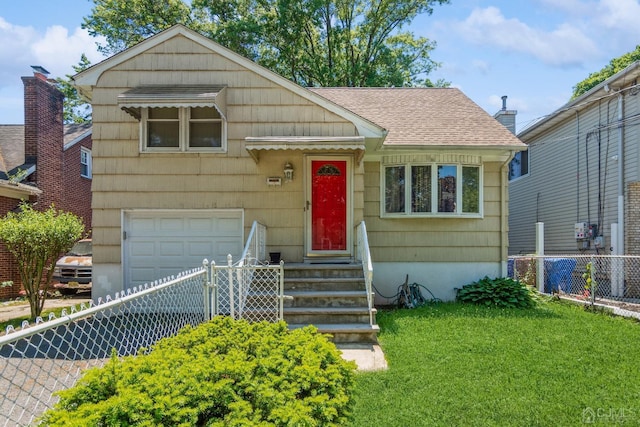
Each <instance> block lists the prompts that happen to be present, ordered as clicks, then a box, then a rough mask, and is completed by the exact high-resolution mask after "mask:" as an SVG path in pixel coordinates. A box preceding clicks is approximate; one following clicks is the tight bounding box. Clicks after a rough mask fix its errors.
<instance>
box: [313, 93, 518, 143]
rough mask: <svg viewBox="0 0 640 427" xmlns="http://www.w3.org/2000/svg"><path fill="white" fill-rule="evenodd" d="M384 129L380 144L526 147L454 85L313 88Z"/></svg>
mask: <svg viewBox="0 0 640 427" xmlns="http://www.w3.org/2000/svg"><path fill="white" fill-rule="evenodd" d="M310 90H312V91H313V92H315V93H317V94H319V95H322V96H324V97H326V98H327V99H329V100H331V101H333V102H335V103H336V104H339V105H342V106H344V107H345V108H348V109H349V110H351V111H353V112H354V113H356V114H358V115H360V116H362V117H365V118H366V119H368V120H371V121H372V122H374V123H377V124H378V125H380V126H382V127H384V128H385V129H387V131H388V134H387V137H386V139H385V141H384V144H383V146H384V147H403V146H404V147H406V146H414V147H416V146H423V147H430V146H432V147H436V146H437V147H446V148H500V149H505V148H506V149H524V148H525V147H526V146H525V145H524V144H523V143H522V142H521V141H520V140H519V139H518V138H516V137H515V136H514V135H513V134H512V133H511V132H509V130H508V129H507V128H506V127H504V126H503V125H502V124H500V123H499V122H498V121H497V120H495V119H494V118H493V117H491V116H490V115H489V114H488V113H487V112H485V111H484V110H483V109H482V108H480V107H479V106H478V105H477V104H476V103H475V102H473V101H472V100H471V99H469V98H468V97H467V96H466V95H464V94H463V93H462V92H461V91H460V90H458V89H454V88H312V89H310Z"/></svg>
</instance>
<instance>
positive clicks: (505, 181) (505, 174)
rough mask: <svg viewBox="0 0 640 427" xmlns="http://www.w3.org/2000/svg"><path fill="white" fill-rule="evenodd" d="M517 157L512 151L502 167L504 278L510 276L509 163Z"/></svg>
mask: <svg viewBox="0 0 640 427" xmlns="http://www.w3.org/2000/svg"><path fill="white" fill-rule="evenodd" d="M515 155H516V151H515V150H511V151H510V154H509V158H508V159H507V161H505V162H504V163H503V164H502V166H501V167H500V180H501V181H502V182H501V183H500V188H502V202H501V203H500V265H501V268H502V274H501V276H502V277H507V274H508V268H507V266H508V262H507V260H508V256H509V254H508V252H507V246H508V244H509V234H508V230H509V216H508V212H509V205H508V203H509V202H508V199H509V163H511V160H513V158H514V157H515Z"/></svg>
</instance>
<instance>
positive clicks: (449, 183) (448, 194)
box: [438, 165, 457, 212]
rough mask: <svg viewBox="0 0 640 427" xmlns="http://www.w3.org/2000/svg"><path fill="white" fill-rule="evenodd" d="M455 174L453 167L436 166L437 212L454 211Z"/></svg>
mask: <svg viewBox="0 0 640 427" xmlns="http://www.w3.org/2000/svg"><path fill="white" fill-rule="evenodd" d="M456 174H457V168H456V166H454V165H443V166H438V212H455V211H456Z"/></svg>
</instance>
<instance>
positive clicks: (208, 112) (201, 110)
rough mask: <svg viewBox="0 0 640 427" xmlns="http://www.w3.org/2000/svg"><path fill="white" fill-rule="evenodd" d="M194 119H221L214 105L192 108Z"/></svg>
mask: <svg viewBox="0 0 640 427" xmlns="http://www.w3.org/2000/svg"><path fill="white" fill-rule="evenodd" d="M191 118H192V119H220V118H221V117H220V113H218V110H216V109H215V108H214V107H195V108H192V109H191Z"/></svg>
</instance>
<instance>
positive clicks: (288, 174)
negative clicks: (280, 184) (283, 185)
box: [283, 162, 293, 182]
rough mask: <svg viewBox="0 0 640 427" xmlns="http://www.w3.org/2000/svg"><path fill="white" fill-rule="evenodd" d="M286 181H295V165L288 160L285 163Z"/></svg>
mask: <svg viewBox="0 0 640 427" xmlns="http://www.w3.org/2000/svg"><path fill="white" fill-rule="evenodd" d="M283 172H284V182H291V181H293V166H291V163H289V162H287V163H285V164H284V170H283Z"/></svg>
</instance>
